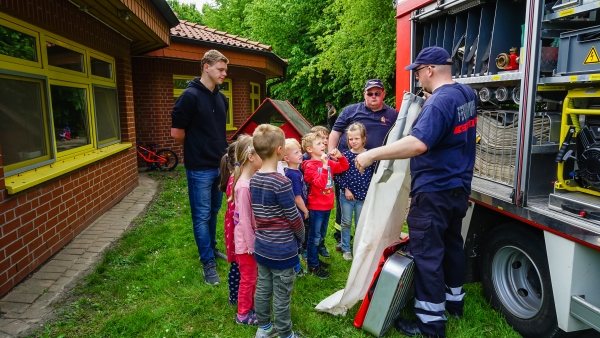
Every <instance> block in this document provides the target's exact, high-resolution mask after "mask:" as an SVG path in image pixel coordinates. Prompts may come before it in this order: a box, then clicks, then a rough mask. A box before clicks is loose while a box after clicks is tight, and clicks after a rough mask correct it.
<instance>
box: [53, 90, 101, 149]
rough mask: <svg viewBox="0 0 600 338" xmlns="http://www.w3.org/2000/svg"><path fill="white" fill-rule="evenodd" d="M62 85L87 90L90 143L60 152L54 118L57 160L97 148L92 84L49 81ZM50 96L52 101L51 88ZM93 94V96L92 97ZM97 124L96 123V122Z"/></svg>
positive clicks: (54, 142) (54, 141)
mask: <svg viewBox="0 0 600 338" xmlns="http://www.w3.org/2000/svg"><path fill="white" fill-rule="evenodd" d="M53 85H55V86H62V87H71V88H81V89H85V92H86V106H87V112H88V116H87V119H88V121H87V123H88V124H89V126H90V135H89V137H90V143H89V144H86V145H84V146H81V147H77V148H74V149H70V150H65V151H61V152H58V145H57V143H56V135H54V133H55V130H56V126H55V125H54V119H52V121H51V123H52V127H51V129H52V137H53V144H54V151H55V152H56V159H57V160H62V159H63V158H65V157H69V156H73V155H76V154H80V153H85V152H88V151H91V150H93V149H96V128H95V127H93V125H92V124H93V123H95V119H94V116H95V111H94V110H93V109H92V106H93V105H92V103H91V101H92V100H93V96H92V94H93V93H92V91H91V86H90V85H88V84H80V83H76V82H67V81H59V80H52V79H51V80H50V81H49V86H53ZM49 96H50V102H52V90H50V93H49ZM90 96H92V97H90ZM50 109H51V110H52V104H50ZM52 113H53V114H52V116H54V112H52ZM94 126H95V124H94Z"/></svg>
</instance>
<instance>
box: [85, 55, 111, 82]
mask: <svg viewBox="0 0 600 338" xmlns="http://www.w3.org/2000/svg"><path fill="white" fill-rule="evenodd" d="M92 58H94V59H98V60H101V61H104V62H107V63H110V64H111V78H110V79H109V78H106V77H102V76H97V75H94V74H92ZM87 64H88V65H89V73H90V77H91V78H92V80H94V82H97V83H99V82H105V83H116V78H117V70H116V69H115V60H114V59H112V58H107V57H105V56H102V55H101V54H97V53H94V52H88V56H87Z"/></svg>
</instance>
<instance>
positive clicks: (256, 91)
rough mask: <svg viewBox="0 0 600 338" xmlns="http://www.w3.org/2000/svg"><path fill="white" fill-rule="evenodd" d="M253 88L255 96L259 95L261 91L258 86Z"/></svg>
mask: <svg viewBox="0 0 600 338" xmlns="http://www.w3.org/2000/svg"><path fill="white" fill-rule="evenodd" d="M252 87H253V90H254V94H258V90H259V89H258V86H252Z"/></svg>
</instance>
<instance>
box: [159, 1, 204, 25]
mask: <svg viewBox="0 0 600 338" xmlns="http://www.w3.org/2000/svg"><path fill="white" fill-rule="evenodd" d="M167 4H169V6H170V7H171V9H172V10H173V12H175V13H177V17H178V18H179V19H180V20H187V21H189V22H194V23H197V24H200V25H204V18H203V16H202V13H200V11H199V10H198V9H197V8H196V4H186V3H181V2H179V0H167Z"/></svg>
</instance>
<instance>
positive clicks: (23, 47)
mask: <svg viewBox="0 0 600 338" xmlns="http://www.w3.org/2000/svg"><path fill="white" fill-rule="evenodd" d="M0 54H3V55H8V56H12V57H15V58H19V59H23V60H28V61H34V62H36V61H37V53H36V47H35V38H34V37H33V36H31V35H27V34H25V33H21V32H18V31H16V30H14V29H10V28H8V27H4V26H0Z"/></svg>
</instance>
